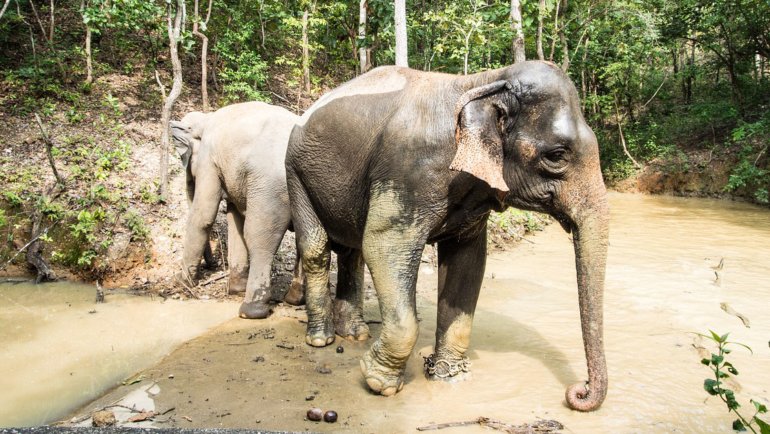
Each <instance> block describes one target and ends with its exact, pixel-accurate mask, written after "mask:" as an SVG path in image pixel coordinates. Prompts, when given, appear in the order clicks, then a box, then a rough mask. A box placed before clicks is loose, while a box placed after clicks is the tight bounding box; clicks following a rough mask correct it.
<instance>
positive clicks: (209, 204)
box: [176, 176, 222, 287]
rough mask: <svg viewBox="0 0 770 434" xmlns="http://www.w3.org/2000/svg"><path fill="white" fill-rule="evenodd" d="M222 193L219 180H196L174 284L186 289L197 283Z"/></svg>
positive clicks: (202, 178) (201, 178) (200, 178)
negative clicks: (179, 268) (184, 286)
mask: <svg viewBox="0 0 770 434" xmlns="http://www.w3.org/2000/svg"><path fill="white" fill-rule="evenodd" d="M221 196H222V190H221V187H220V183H219V180H218V179H216V178H214V179H211V178H204V177H202V176H201V177H199V178H198V180H197V187H196V190H195V197H194V198H193V200H192V203H191V204H190V210H189V213H188V216H187V227H186V228H185V235H184V253H183V254H182V270H181V271H180V272H179V273H178V274H177V276H176V280H177V281H178V282H180V283H182V284H183V285H186V286H188V287H192V286H195V284H196V283H197V275H198V266H199V265H200V262H201V256H202V255H203V251H204V249H205V247H206V244H207V243H208V240H209V231H210V229H211V225H213V224H214V220H215V219H216V217H217V210H218V209H219V200H220V198H221Z"/></svg>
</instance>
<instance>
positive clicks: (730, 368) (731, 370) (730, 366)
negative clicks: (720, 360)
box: [724, 362, 738, 375]
mask: <svg viewBox="0 0 770 434" xmlns="http://www.w3.org/2000/svg"><path fill="white" fill-rule="evenodd" d="M724 366H725V367H726V368H727V372H729V373H731V374H733V375H738V370H737V369H735V366H733V364H732V363H730V362H725V364H724Z"/></svg>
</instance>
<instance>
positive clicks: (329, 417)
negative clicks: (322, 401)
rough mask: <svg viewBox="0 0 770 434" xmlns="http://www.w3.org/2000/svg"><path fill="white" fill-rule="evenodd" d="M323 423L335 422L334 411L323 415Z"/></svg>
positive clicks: (335, 415) (335, 414) (335, 413)
mask: <svg viewBox="0 0 770 434" xmlns="http://www.w3.org/2000/svg"><path fill="white" fill-rule="evenodd" d="M324 421H325V422H329V423H334V422H337V412H336V411H334V410H328V411H327V412H326V413H324Z"/></svg>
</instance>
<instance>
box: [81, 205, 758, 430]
mask: <svg viewBox="0 0 770 434" xmlns="http://www.w3.org/2000/svg"><path fill="white" fill-rule="evenodd" d="M610 204H611V208H612V227H611V234H612V235H611V246H610V255H609V264H608V273H607V290H606V294H605V325H606V331H605V346H606V351H607V363H608V368H609V378H610V389H609V394H608V397H607V400H606V401H605V403H604V405H603V406H602V407H601V408H600V409H599V410H598V411H596V412H593V413H578V412H574V411H571V410H569V409H568V408H567V407H566V404H565V402H564V390H565V388H566V387H567V386H568V385H569V384H572V383H574V382H577V381H581V380H584V379H585V378H586V373H585V361H584V354H583V345H582V339H581V335H580V325H579V314H578V309H577V294H576V289H575V271H574V255H573V251H572V244H571V242H570V239H569V235H568V234H566V233H564V232H563V231H562V230H561V229H560V228H559V227H558V226H556V225H550V226H548V227H547V228H546V229H545V230H544V231H543V232H542V233H541V234H539V235H537V236H536V237H533V238H529V239H528V240H529V241H530V242H526V243H522V244H520V245H519V246H518V247H517V248H516V249H515V250H512V251H508V252H494V253H491V254H490V256H489V259H488V265H487V270H486V274H485V279H484V283H483V286H484V287H483V289H482V292H481V296H480V300H479V304H478V308H477V311H476V317H475V319H474V328H473V335H472V340H471V349H470V351H469V353H468V355H469V357H470V360H471V362H472V367H471V370H472V377H471V379H470V380H468V381H463V382H457V383H443V382H429V381H427V380H426V379H425V377H424V376H423V374H422V358H421V357H420V356H421V355H423V356H425V355H428V354H429V353H430V351H431V347H432V345H433V336H434V332H435V316H436V293H435V285H436V274H435V273H434V272H433V269H432V268H431V265H430V264H423V269H422V271H421V275H420V278H419V281H418V286H419V288H418V297H417V303H418V311H419V316H420V319H421V322H420V334H419V339H418V343H417V346H416V350H415V352H414V353H413V355H412V358H411V359H410V361H409V363H408V366H407V377H406V379H407V384H406V386H405V387H404V389H403V391H402V392H400V393H399V394H397V395H396V396H394V397H391V398H384V397H381V396H375V395H372V394H371V393H369V392H368V391H367V390H366V387H365V384H364V382H363V380H362V377H361V374H360V371H359V367H358V364H359V359H360V356H361V354H362V353H363V352H364V351H365V350H366V349H367V348H368V346H369V345H370V344H371V341H369V342H365V343H353V342H348V341H343V340H340V339H339V338H338V340H337V341H336V342H335V344H333V345H331V346H329V347H326V348H322V349H314V348H311V347H309V346H307V345H305V344H304V342H303V341H304V339H303V336H304V328H305V325H304V323H303V322H302V321H303V319H304V312H303V311H301V310H296V309H295V308H288V307H280V308H278V309H277V311H276V314H275V315H273V316H272V317H271V318H270V319H268V320H264V321H259V322H254V321H246V320H240V319H233V320H231V321H229V322H228V323H226V324H224V325H223V326H221V327H219V328H217V329H216V330H214V331H212V332H210V333H208V334H206V335H205V336H203V337H201V338H198V339H196V340H193V341H191V342H188V343H186V344H184V345H183V346H181V347H180V348H179V349H178V350H177V351H175V352H174V353H172V354H171V355H170V356H169V357H167V358H166V359H164V360H163V361H162V362H161V363H159V364H158V365H156V366H154V367H153V368H151V369H149V370H147V371H145V375H147V379H146V380H145V381H144V382H142V383H140V384H135V385H132V386H130V387H120V388H118V389H116V390H115V391H113V393H111V394H110V395H108V396H106V397H104V398H102V399H101V400H99V401H98V402H95V403H92V404H90V405H88V406H86V407H85V408H84V409H83V410H82V411H81V412H79V413H78V416H80V415H85V416H87V415H88V414H89V413H90V412H91V411H92V410H93V409H95V408H101V407H103V406H105V405H107V404H110V403H113V402H115V401H116V400H118V399H119V398H120V397H121V396H124V395H126V394H128V393H131V392H135V391H136V390H137V389H142V390H147V389H148V388H153V389H151V390H152V391H153V392H154V394H152V396H151V398H152V405H153V406H154V408H153V410H155V411H158V412H159V413H165V414H163V415H161V416H157V417H155V418H153V420H151V421H147V422H145V423H150V424H154V425H155V426H159V427H181V428H188V427H212V428H220V427H221V428H251V429H275V430H308V431H322V432H405V431H414V430H415V429H416V428H417V427H420V426H424V425H428V424H431V423H443V422H454V421H464V420H473V419H476V418H478V417H479V416H486V417H491V418H495V419H499V420H502V421H505V422H508V423H512V424H519V423H524V422H533V421H536V420H538V419H555V420H558V421H559V422H561V423H563V424H564V425H565V427H566V428H565V430H564V431H565V432H576V433H616V432H684V433H691V432H715V433H721V432H727V431H729V430H730V426H731V422H732V420H733V419H734V417H731V415H729V414H728V413H727V411H726V409H725V408H724V405H723V404H722V403H721V402H720V401H718V399H717V398H715V397H709V396H708V395H707V394H706V393H705V392H704V390H703V380H704V379H705V378H708V377H709V375H710V373H709V371H708V369H707V368H706V367H705V366H703V365H701V363H700V360H701V358H703V357H704V356H708V354H709V351H710V350H713V347H712V346H710V345H709V343H708V342H706V341H704V340H702V339H701V338H699V337H697V336H696V335H695V334H693V332H707V331H708V330H709V329H713V330H715V331H717V332H719V333H726V332H731V335H730V336H731V338H732V339H733V340H735V341H737V342H742V343H745V344H747V345H749V346H751V347H752V348H753V349H754V353H753V354H751V353H749V352H748V351H742V350H740V349H739V348H735V351H734V352H733V353H731V354H730V356H729V357H730V360H731V361H732V363H733V364H734V365H735V366H736V368H737V369H738V370H739V371H740V375H739V376H738V377H736V378H734V379H731V380H730V383H729V385H730V386H731V388H733V389H734V390H735V391H736V396H737V398H738V400H739V402H740V403H741V404H742V405H743V407H744V408H751V404H750V403H749V399H755V400H758V401H760V402H764V403H767V402H768V399H769V398H770V389H769V388H768V386H769V385H770V348H768V340H770V319H768V316H767V315H766V312H765V310H766V306H768V305H770V291H769V290H768V288H770V277H769V276H770V265H768V263H767V261H766V258H767V257H770V214H769V213H767V211H765V210H762V209H759V208H756V207H752V206H749V205H745V204H738V203H730V202H718V201H712V200H692V199H677V198H664V197H647V196H641V195H627V194H622V195H621V194H612V195H611V199H610ZM721 259H724V261H721ZM720 261H721V262H722V268H721V269H719V270H718V271H717V270H715V268H712V267H718V264H719V263H720ZM715 271H717V273H718V276H719V280H718V281H717V280H716V278H715ZM723 304H727V305H729V306H730V307H731V308H732V310H733V312H739V313H740V314H741V315H743V316H744V317H746V318H748V319H750V326H751V327H750V328H747V327H746V326H745V325H744V323H743V322H742V321H741V319H740V318H738V317H736V316H735V315H733V314H730V313H729V312H728V311H726V310H724V309H723V307H722V306H723ZM365 308H366V319H367V320H368V321H373V323H372V324H370V326H371V328H372V333H373V334H374V335H375V336H376V335H377V334H378V333H379V331H380V328H379V325H378V324H377V321H378V320H379V314H378V309H377V305H376V302H375V299H374V298H373V296H372V295H371V294H370V295H369V297H368V298H367V300H366V305H365ZM339 344H341V345H342V346H343V347H344V352H342V353H338V352H336V347H337V346H338V345H339ZM155 388H157V389H155ZM311 407H319V408H322V409H324V410H328V409H333V410H335V411H337V413H338V414H339V420H338V421H337V422H336V423H334V424H328V423H324V422H311V421H308V420H306V418H305V415H306V412H307V410H308V409H309V408H311ZM462 430H463V432H488V431H487V430H486V429H483V428H480V427H464V428H462ZM482 430H483V431H482Z"/></svg>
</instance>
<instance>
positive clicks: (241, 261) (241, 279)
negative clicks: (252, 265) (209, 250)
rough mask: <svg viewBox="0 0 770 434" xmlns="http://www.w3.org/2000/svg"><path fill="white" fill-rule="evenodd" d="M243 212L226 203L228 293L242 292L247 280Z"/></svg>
mask: <svg viewBox="0 0 770 434" xmlns="http://www.w3.org/2000/svg"><path fill="white" fill-rule="evenodd" d="M243 223H244V219H243V214H241V212H240V211H238V210H237V209H236V208H235V205H233V204H232V203H230V202H228V203H227V263H228V266H229V268H230V276H229V277H228V280H227V292H228V293H229V294H237V293H243V292H245V291H246V285H247V283H248V280H249V253H248V250H247V249H246V241H245V240H244V238H243V237H244V235H243Z"/></svg>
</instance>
